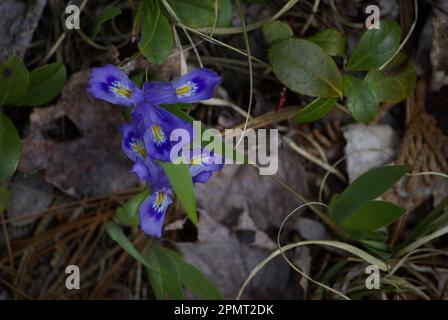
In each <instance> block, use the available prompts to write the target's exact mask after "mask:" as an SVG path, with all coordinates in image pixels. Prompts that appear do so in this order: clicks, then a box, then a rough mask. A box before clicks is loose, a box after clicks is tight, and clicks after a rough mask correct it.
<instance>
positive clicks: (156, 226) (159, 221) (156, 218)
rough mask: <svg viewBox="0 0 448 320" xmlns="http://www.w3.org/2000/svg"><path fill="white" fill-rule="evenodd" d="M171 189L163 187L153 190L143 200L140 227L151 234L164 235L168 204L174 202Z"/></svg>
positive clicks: (140, 210)
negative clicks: (163, 229)
mask: <svg viewBox="0 0 448 320" xmlns="http://www.w3.org/2000/svg"><path fill="white" fill-rule="evenodd" d="M170 195H171V190H169V189H162V190H158V191H155V192H153V193H152V194H151V195H150V196H149V197H147V198H146V199H145V201H143V202H142V204H141V205H140V208H139V219H140V228H141V229H142V230H143V232H144V233H146V234H147V235H150V236H154V237H158V238H160V237H161V236H162V228H163V222H164V220H165V214H166V210H167V208H168V206H169V205H170V204H171V203H172V202H173V201H172V200H171V198H170Z"/></svg>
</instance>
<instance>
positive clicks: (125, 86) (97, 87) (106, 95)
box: [87, 64, 143, 106]
mask: <svg viewBox="0 0 448 320" xmlns="http://www.w3.org/2000/svg"><path fill="white" fill-rule="evenodd" d="M87 91H88V92H89V93H90V94H91V95H92V96H94V97H95V98H98V99H101V100H105V101H108V102H110V103H113V104H119V105H123V106H131V105H135V104H137V103H138V102H140V101H142V100H143V93H142V91H141V90H140V89H139V88H137V86H136V85H135V84H134V83H133V82H132V81H131V80H129V78H128V76H127V75H126V74H125V73H124V72H123V71H121V70H120V69H118V68H117V67H115V66H114V65H111V64H108V65H105V66H103V67H99V68H93V69H92V73H91V75H90V80H89V87H88V88H87Z"/></svg>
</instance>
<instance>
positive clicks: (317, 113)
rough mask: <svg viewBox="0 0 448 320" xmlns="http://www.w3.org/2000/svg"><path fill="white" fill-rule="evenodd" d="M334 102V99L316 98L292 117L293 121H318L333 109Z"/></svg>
mask: <svg viewBox="0 0 448 320" xmlns="http://www.w3.org/2000/svg"><path fill="white" fill-rule="evenodd" d="M336 101H338V100H337V99H336V98H330V99H329V98H316V99H315V100H313V101H312V102H311V103H310V104H309V105H307V106H306V107H305V108H303V109H300V110H299V111H298V112H297V113H296V114H295V115H294V120H295V121H297V122H299V123H304V122H311V121H315V120H319V119H321V118H323V117H325V116H326V115H327V113H329V112H330V111H331V109H333V107H334V106H335V104H336Z"/></svg>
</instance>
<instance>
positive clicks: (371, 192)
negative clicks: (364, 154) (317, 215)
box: [330, 166, 409, 224]
mask: <svg viewBox="0 0 448 320" xmlns="http://www.w3.org/2000/svg"><path fill="white" fill-rule="evenodd" d="M408 171H409V167H408V166H382V167H378V168H374V169H372V170H370V171H368V172H366V173H364V174H363V175H361V176H360V177H358V178H357V179H356V180H355V181H353V182H352V183H351V184H350V185H349V186H348V187H347V188H346V189H345V190H344V192H342V193H341V194H340V195H338V197H337V198H335V200H334V201H332V202H331V203H330V207H331V215H332V218H333V219H334V221H335V222H337V223H338V224H341V223H342V222H343V221H344V220H345V219H346V218H347V217H348V216H350V215H351V214H352V212H354V211H355V210H356V209H357V208H358V207H360V206H361V205H362V204H364V203H365V202H366V201H369V200H373V199H375V198H377V197H379V196H380V195H382V194H383V193H384V192H386V191H387V190H388V189H389V188H390V187H392V186H393V185H394V184H395V183H396V182H397V181H398V180H399V179H400V178H401V177H402V176H403V175H405V174H406V173H407V172H408Z"/></svg>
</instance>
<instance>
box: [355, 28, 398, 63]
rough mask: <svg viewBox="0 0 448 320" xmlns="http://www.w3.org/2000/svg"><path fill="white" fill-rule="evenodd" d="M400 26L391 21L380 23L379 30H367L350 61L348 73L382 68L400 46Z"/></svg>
mask: <svg viewBox="0 0 448 320" xmlns="http://www.w3.org/2000/svg"><path fill="white" fill-rule="evenodd" d="M400 33H401V31H400V26H399V25H398V23H397V22H395V21H394V20H390V19H384V20H382V21H380V28H379V29H370V30H367V31H366V32H365V33H364V35H363V36H362V37H361V39H360V40H359V42H358V44H357V45H356V47H355V49H353V53H352V55H351V57H350V59H349V60H348V64H347V70H348V71H368V70H370V69H373V68H378V67H380V66H381V65H382V64H383V63H384V62H386V61H387V60H388V59H389V58H390V57H392V56H393V55H394V53H395V52H396V51H397V49H398V47H399V45H400Z"/></svg>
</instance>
